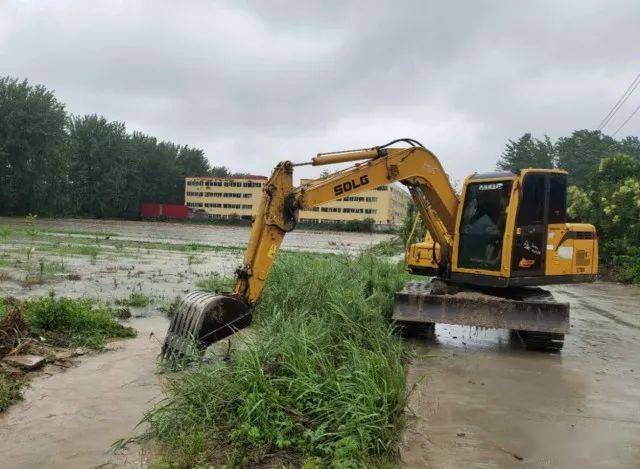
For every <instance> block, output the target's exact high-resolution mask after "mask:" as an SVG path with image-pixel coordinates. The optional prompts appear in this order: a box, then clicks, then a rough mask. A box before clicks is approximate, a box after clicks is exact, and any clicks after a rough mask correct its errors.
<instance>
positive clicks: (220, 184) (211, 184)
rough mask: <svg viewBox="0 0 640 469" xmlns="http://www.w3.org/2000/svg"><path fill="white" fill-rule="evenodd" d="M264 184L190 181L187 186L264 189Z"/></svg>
mask: <svg viewBox="0 0 640 469" xmlns="http://www.w3.org/2000/svg"><path fill="white" fill-rule="evenodd" d="M263 185H264V183H263V182H253V181H251V182H238V181H198V180H189V181H187V186H205V187H262V186H263Z"/></svg>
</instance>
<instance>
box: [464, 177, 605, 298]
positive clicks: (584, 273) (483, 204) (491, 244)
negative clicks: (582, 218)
mask: <svg viewBox="0 0 640 469" xmlns="http://www.w3.org/2000/svg"><path fill="white" fill-rule="evenodd" d="M576 240H580V242H579V243H575V241H576ZM597 268H598V243H597V235H596V230H595V227H594V226H593V225H589V224H582V223H581V224H575V223H567V173H566V171H562V170H552V169H524V170H522V171H520V172H518V173H517V174H514V173H510V172H505V173H487V174H474V175H472V176H470V177H468V178H467V179H466V181H465V183H464V187H463V195H462V200H461V210H459V213H458V219H457V221H456V237H455V240H454V248H453V254H452V266H451V280H452V281H454V282H459V283H473V284H474V285H483V286H488V287H497V288H506V287H510V286H519V287H520V286H532V285H550V284H560V283H573V282H588V281H593V280H595V276H596V274H597Z"/></svg>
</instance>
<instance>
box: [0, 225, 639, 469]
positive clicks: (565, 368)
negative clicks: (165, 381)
mask: <svg viewBox="0 0 640 469" xmlns="http://www.w3.org/2000/svg"><path fill="white" fill-rule="evenodd" d="M5 223H7V224H8V226H12V227H13V226H18V225H19V224H20V221H18V220H15V219H11V220H7V219H0V225H2V224H5ZM39 226H40V227H42V228H46V229H47V230H52V231H53V232H50V233H49V234H48V235H47V236H48V238H47V237H44V236H43V239H42V240H39V241H38V242H37V243H36V246H35V248H34V252H33V253H32V262H33V263H35V264H36V265H38V262H39V260H40V259H43V260H44V261H46V262H47V263H54V262H60V263H63V264H64V268H63V269H62V271H61V272H54V273H52V274H50V275H49V274H48V275H45V276H44V278H43V280H42V282H41V283H39V282H36V283H33V284H31V283H30V284H25V282H24V277H25V261H24V258H25V249H27V248H28V247H29V246H30V244H29V240H28V239H26V238H25V236H24V233H22V234H20V233H17V231H16V233H14V234H12V235H11V236H10V237H9V238H8V239H4V240H2V241H1V242H0V250H1V251H2V252H1V255H0V275H1V276H0V295H9V294H10V295H14V296H18V297H25V296H36V295H43V294H46V293H47V292H48V291H49V290H51V289H52V290H54V291H55V292H56V293H57V294H62V295H66V296H76V297H80V296H89V297H95V298H101V299H103V300H107V301H113V300H115V299H118V298H123V297H126V296H127V295H129V294H130V293H131V292H134V291H135V292H142V293H144V294H146V295H147V296H149V297H150V299H151V304H150V305H149V306H148V307H145V308H132V312H133V314H134V318H133V319H131V320H130V321H129V323H130V324H131V325H132V326H134V327H135V328H136V329H137V330H138V332H139V335H138V337H137V338H135V339H128V340H122V341H117V342H114V343H112V344H110V348H112V350H109V351H107V352H105V353H102V354H93V355H88V356H84V357H81V358H80V360H79V362H80V363H79V365H78V366H76V367H70V368H68V369H65V370H45V371H44V372H42V373H41V374H40V375H39V376H38V377H36V378H35V379H33V380H32V382H31V385H30V387H29V388H27V390H26V393H25V400H24V401H23V402H21V403H18V404H16V405H14V406H13V407H11V408H10V409H9V411H8V412H6V413H5V414H3V415H0V467H8V468H22V467H60V468H87V467H139V466H144V465H145V460H144V457H143V456H141V452H140V450H139V448H136V447H132V448H130V449H129V450H128V451H126V452H124V453H117V454H113V453H112V452H110V451H109V449H110V447H111V445H112V444H113V443H114V442H115V441H116V440H118V439H120V438H124V437H128V436H131V435H132V434H134V433H135V432H136V431H139V429H137V430H136V425H137V423H138V422H139V421H140V419H141V418H142V415H143V412H144V411H145V410H146V409H148V408H149V407H150V406H151V404H152V402H153V401H154V400H155V399H158V398H159V397H160V395H161V394H160V386H159V381H158V376H157V375H156V374H155V371H156V366H155V365H156V357H157V354H158V352H159V349H160V342H161V340H162V335H163V334H164V332H165V331H166V327H167V324H168V320H167V319H166V318H165V317H164V315H163V314H162V313H161V312H160V311H159V308H161V307H162V306H163V305H165V304H166V303H167V302H169V301H171V300H172V299H173V297H174V296H176V295H180V294H184V293H185V292H187V291H189V290H191V289H193V288H194V285H195V283H196V282H197V281H198V280H200V279H202V278H204V277H205V276H207V275H209V274H211V273H214V272H217V273H222V274H226V275H230V274H232V273H233V270H234V269H235V267H237V265H238V263H239V262H240V260H241V257H242V251H241V250H240V249H235V250H234V249H227V250H204V251H203V250H196V251H193V252H191V251H179V250H176V249H173V248H171V246H170V245H173V244H180V243H182V244H184V243H193V242H197V243H205V244H211V245H213V244H225V245H232V246H233V245H241V244H242V242H244V241H245V240H246V237H247V235H248V230H247V229H246V228H236V227H210V226H205V225H186V226H185V225H179V224H173V223H144V222H119V221H87V220H61V221H56V220H42V221H40V222H39ZM56 230H58V231H57V232H56ZM71 231H73V233H70V232H71ZM83 231H85V232H87V233H85V234H83V233H82V232H83ZM63 232H66V233H63ZM88 232H92V233H93V234H91V236H94V237H95V238H96V241H95V243H94V244H95V245H96V246H97V253H96V254H95V255H86V254H78V255H67V254H66V253H65V251H64V250H62V248H66V249H69V246H72V245H73V243H74V242H78V243H80V244H81V240H80V238H83V237H84V238H85V240H84V241H86V238H87V236H89V235H88ZM98 232H100V234H97V233H98ZM386 236H387V235H357V234H349V233H324V232H322V233H303V232H293V233H291V234H290V235H289V236H288V237H287V241H285V243H287V244H286V245H285V247H289V248H291V249H301V248H306V249H311V250H320V251H336V250H343V251H347V252H354V251H357V250H359V249H362V247H364V246H366V245H368V244H370V243H374V242H377V241H379V240H380V239H384V238H385V237H386ZM51 238H52V239H51ZM98 238H99V239H98ZM114 239H116V240H124V239H128V240H131V241H132V242H135V241H149V240H150V239H153V240H155V241H158V242H159V243H167V244H168V245H167V246H164V247H163V246H161V245H159V246H155V247H152V248H149V247H148V246H145V247H140V246H136V245H135V243H133V244H127V245H125V246H124V247H121V248H119V247H118V246H117V245H114V242H113V241H114ZM84 241H82V242H84ZM330 243H333V244H330ZM340 243H342V244H340ZM92 245H93V244H92ZM47 265H48V264H47ZM553 290H554V294H555V295H556V297H557V299H558V300H559V301H567V302H569V303H571V324H572V329H571V334H570V335H569V336H568V338H567V340H566V342H565V348H564V350H563V352H562V353H561V354H545V353H535V352H529V351H526V350H524V349H523V347H522V345H521V344H520V343H519V342H518V340H517V339H515V338H511V337H510V336H509V334H508V333H507V332H503V331H485V330H474V329H471V328H462V327H448V326H437V328H436V333H437V334H438V335H437V337H436V339H435V341H434V340H432V341H425V340H420V341H419V340H413V341H412V342H411V343H412V345H413V346H414V347H415V349H416V356H415V358H414V359H413V361H412V363H411V364H410V366H409V380H410V382H411V383H416V391H415V392H414V393H413V395H412V397H411V402H410V412H409V413H411V412H413V413H415V416H413V417H410V418H409V428H408V430H407V431H406V432H405V434H404V438H403V447H402V461H403V465H404V466H405V467H433V468H459V467H482V468H505V467H506V468H510V467H516V468H520V467H523V468H540V467H543V468H554V467H562V468H564V467H567V468H572V467H634V468H635V467H640V445H638V442H639V441H640V289H638V288H635V287H628V286H622V285H617V284H613V283H596V284H593V285H581V286H580V285H577V286H566V287H556V288H554V289H553ZM136 316H137V317H136Z"/></svg>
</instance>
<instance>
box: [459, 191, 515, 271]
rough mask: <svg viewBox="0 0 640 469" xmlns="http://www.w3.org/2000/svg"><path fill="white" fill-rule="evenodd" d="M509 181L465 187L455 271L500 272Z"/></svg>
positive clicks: (509, 192)
mask: <svg viewBox="0 0 640 469" xmlns="http://www.w3.org/2000/svg"><path fill="white" fill-rule="evenodd" d="M511 184H512V182H511V181H498V182H477V183H472V184H469V185H468V186H467V194H466V196H465V199H464V207H463V209H462V210H463V212H462V220H461V223H460V247H459V251H458V267H462V268H467V269H485V270H500V266H501V263H502V239H503V237H504V230H505V226H506V221H507V207H508V205H509V196H510V194H511Z"/></svg>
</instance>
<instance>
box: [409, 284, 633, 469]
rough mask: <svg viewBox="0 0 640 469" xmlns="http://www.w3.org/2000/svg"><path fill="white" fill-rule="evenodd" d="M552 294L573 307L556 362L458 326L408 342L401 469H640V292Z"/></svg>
mask: <svg viewBox="0 0 640 469" xmlns="http://www.w3.org/2000/svg"><path fill="white" fill-rule="evenodd" d="M552 290H553V292H554V295H555V296H556V298H557V299H558V300H559V301H567V302H569V303H571V324H572V328H571V334H570V335H569V336H567V339H566V341H565V347H564V349H563V351H562V353H560V354H547V353H540V352H530V351H526V350H524V349H523V347H522V345H521V344H520V342H519V340H518V339H517V337H511V336H510V335H509V333H508V332H502V331H483V330H477V331H476V330H473V329H471V328H463V327H454V326H437V327H436V334H437V336H436V338H435V340H433V341H424V340H422V341H418V340H414V341H412V344H413V345H414V346H415V348H416V352H417V354H418V355H417V356H416V358H415V359H414V360H413V361H412V363H411V365H410V366H409V380H410V382H411V383H416V391H415V392H414V394H413V395H412V397H411V402H410V408H411V411H412V412H414V413H415V416H413V417H410V419H409V420H410V426H409V429H408V431H407V432H406V433H405V436H404V441H403V448H402V460H403V465H404V466H405V467H431V468H459V467H460V468H462V467H482V468H505V467H506V468H510V467H514V468H556V467H561V468H573V467H598V468H603V467H604V468H608V467H611V468H614V467H615V468H620V467H628V468H636V467H640V444H639V442H640V289H638V288H636V287H630V286H623V285H618V284H613V283H596V284H592V285H575V286H562V287H554V288H552Z"/></svg>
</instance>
